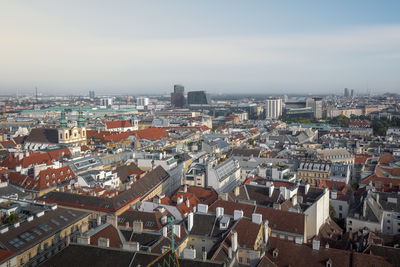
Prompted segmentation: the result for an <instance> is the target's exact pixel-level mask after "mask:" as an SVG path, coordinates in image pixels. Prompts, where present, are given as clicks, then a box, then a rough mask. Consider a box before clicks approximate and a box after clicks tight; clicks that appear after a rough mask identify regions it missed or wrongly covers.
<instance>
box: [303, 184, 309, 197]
mask: <svg viewBox="0 0 400 267" xmlns="http://www.w3.org/2000/svg"><path fill="white" fill-rule="evenodd" d="M308 190H310V184H309V183H307V184H306V185H305V186H304V194H305V195H307V194H308Z"/></svg>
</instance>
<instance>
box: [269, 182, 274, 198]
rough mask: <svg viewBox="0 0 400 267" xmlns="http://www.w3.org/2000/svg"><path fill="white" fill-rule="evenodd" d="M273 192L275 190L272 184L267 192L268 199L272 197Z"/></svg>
mask: <svg viewBox="0 0 400 267" xmlns="http://www.w3.org/2000/svg"><path fill="white" fill-rule="evenodd" d="M274 190H275V186H274V184H271V186H270V187H269V190H268V197H272V194H273V193H274Z"/></svg>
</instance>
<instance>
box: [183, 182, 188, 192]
mask: <svg viewBox="0 0 400 267" xmlns="http://www.w3.org/2000/svg"><path fill="white" fill-rule="evenodd" d="M187 189H188V186H187V184H185V185H184V186H183V193H187Z"/></svg>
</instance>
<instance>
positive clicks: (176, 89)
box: [174, 84, 185, 94]
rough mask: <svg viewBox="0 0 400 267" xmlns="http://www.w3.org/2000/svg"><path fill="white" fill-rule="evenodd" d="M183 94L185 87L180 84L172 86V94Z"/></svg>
mask: <svg viewBox="0 0 400 267" xmlns="http://www.w3.org/2000/svg"><path fill="white" fill-rule="evenodd" d="M184 92H185V87H184V86H183V85H180V84H175V85H174V93H182V94H183V93H184Z"/></svg>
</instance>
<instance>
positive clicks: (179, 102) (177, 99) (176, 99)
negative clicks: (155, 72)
mask: <svg viewBox="0 0 400 267" xmlns="http://www.w3.org/2000/svg"><path fill="white" fill-rule="evenodd" d="M184 92H185V87H183V86H182V85H179V84H175V85H174V92H173V93H171V106H173V107H176V108H182V107H183V106H184V105H185V102H186V101H185V94H184Z"/></svg>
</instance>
